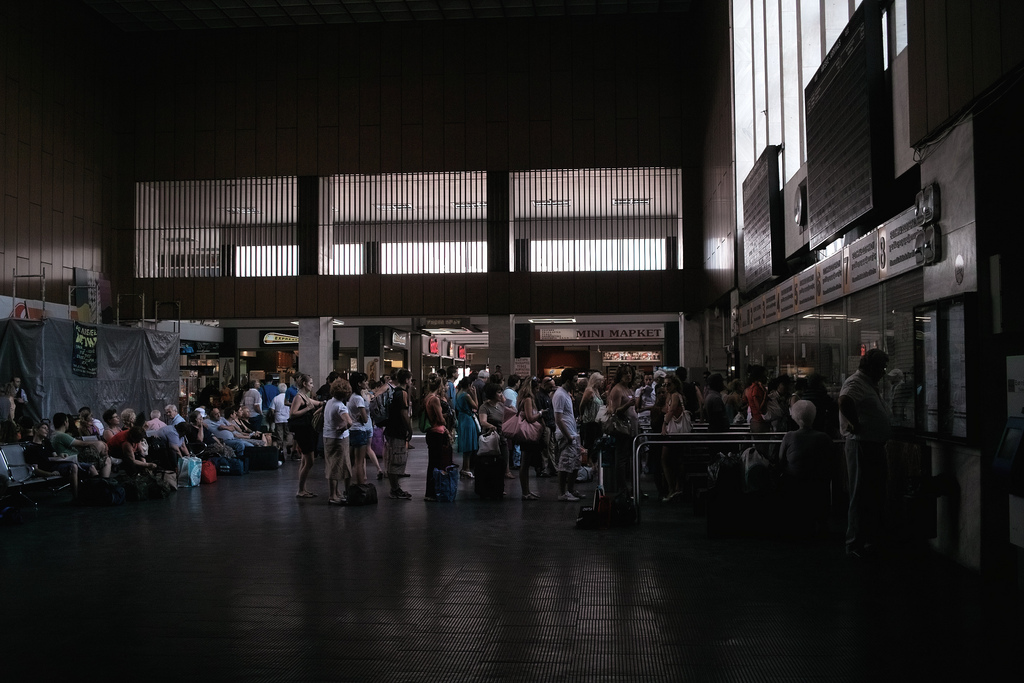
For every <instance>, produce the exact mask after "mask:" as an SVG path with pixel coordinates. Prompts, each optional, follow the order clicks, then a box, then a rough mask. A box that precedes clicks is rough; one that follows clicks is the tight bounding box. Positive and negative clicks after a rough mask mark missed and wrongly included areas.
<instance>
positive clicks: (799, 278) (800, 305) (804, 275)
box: [796, 265, 818, 313]
mask: <svg viewBox="0 0 1024 683" xmlns="http://www.w3.org/2000/svg"><path fill="white" fill-rule="evenodd" d="M817 305H818V266H816V265H814V266H811V267H810V268H807V269H806V270H802V271H800V272H799V273H797V274H796V312H797V313H800V312H802V311H809V310H811V309H812V308H814V307H815V306H817Z"/></svg>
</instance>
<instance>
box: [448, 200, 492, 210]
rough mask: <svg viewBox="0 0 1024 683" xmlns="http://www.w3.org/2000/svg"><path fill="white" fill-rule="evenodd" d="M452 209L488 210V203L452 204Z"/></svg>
mask: <svg viewBox="0 0 1024 683" xmlns="http://www.w3.org/2000/svg"><path fill="white" fill-rule="evenodd" d="M452 207H453V208H456V209H486V208H487V202H452Z"/></svg>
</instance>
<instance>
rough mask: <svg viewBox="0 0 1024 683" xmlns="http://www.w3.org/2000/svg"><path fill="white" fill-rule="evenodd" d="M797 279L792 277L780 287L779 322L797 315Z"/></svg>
mask: <svg viewBox="0 0 1024 683" xmlns="http://www.w3.org/2000/svg"><path fill="white" fill-rule="evenodd" d="M796 285H797V278H796V277H791V278H789V279H788V280H784V281H783V283H782V284H781V285H779V315H778V318H779V320H782V319H783V318H788V317H789V316H791V315H793V314H794V313H796Z"/></svg>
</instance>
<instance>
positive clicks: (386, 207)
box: [373, 204, 412, 211]
mask: <svg viewBox="0 0 1024 683" xmlns="http://www.w3.org/2000/svg"><path fill="white" fill-rule="evenodd" d="M373 206H374V207H375V208H376V209H377V210H379V211H408V210H410V209H411V208H412V204H374V205H373Z"/></svg>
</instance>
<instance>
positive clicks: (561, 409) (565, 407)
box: [551, 387, 579, 441]
mask: <svg viewBox="0 0 1024 683" xmlns="http://www.w3.org/2000/svg"><path fill="white" fill-rule="evenodd" d="M551 412H552V413H554V415H555V426H556V427H557V429H558V431H559V432H561V431H562V423H563V422H564V423H565V426H566V427H568V428H569V433H568V434H563V436H565V437H566V438H567V439H569V440H570V441H574V440H575V439H576V437H577V436H579V434H577V432H576V416H575V415H573V412H572V396H570V395H569V392H568V391H566V390H565V389H564V388H562V387H558V389H557V390H556V391H555V395H554V396H552V397H551ZM559 413H562V414H563V415H562V419H561V420H559V419H558V414H559Z"/></svg>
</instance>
